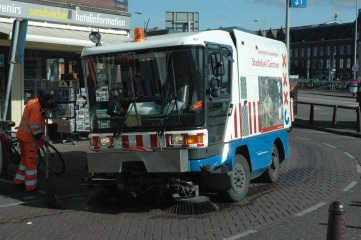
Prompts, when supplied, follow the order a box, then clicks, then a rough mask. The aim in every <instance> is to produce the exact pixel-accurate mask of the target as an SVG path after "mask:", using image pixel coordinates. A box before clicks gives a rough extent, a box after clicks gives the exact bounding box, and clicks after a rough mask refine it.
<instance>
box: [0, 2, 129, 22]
mask: <svg viewBox="0 0 361 240" xmlns="http://www.w3.org/2000/svg"><path fill="white" fill-rule="evenodd" d="M0 15H1V16H7V17H15V18H22V19H29V20H40V21H46V22H55V23H64V24H73V25H82V26H91V27H103V28H117V29H130V19H129V17H127V16H119V15H111V14H104V13H96V12H88V11H81V10H73V9H67V8H59V7H52V6H45V5H39V4H31V3H24V2H16V1H10V0H0Z"/></svg>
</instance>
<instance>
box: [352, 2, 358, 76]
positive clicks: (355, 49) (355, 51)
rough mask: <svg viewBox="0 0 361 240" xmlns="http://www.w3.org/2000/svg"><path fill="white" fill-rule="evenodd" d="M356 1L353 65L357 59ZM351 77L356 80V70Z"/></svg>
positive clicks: (355, 64)
mask: <svg viewBox="0 0 361 240" xmlns="http://www.w3.org/2000/svg"><path fill="white" fill-rule="evenodd" d="M357 1H358V0H356V21H355V46H354V58H353V62H354V66H357V59H356V55H357V20H358V9H357V8H358V7H357ZM353 79H354V80H356V71H353Z"/></svg>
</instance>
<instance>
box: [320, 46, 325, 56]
mask: <svg viewBox="0 0 361 240" xmlns="http://www.w3.org/2000/svg"><path fill="white" fill-rule="evenodd" d="M323 54H324V48H323V47H320V57H323Z"/></svg>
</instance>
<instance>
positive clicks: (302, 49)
mask: <svg viewBox="0 0 361 240" xmlns="http://www.w3.org/2000/svg"><path fill="white" fill-rule="evenodd" d="M300 55H301V57H305V49H304V48H301V52H300Z"/></svg>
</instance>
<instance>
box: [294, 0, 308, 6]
mask: <svg viewBox="0 0 361 240" xmlns="http://www.w3.org/2000/svg"><path fill="white" fill-rule="evenodd" d="M306 5H307V0H291V1H290V7H306Z"/></svg>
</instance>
